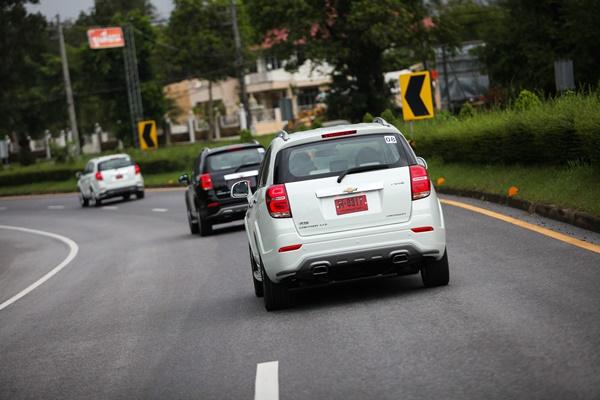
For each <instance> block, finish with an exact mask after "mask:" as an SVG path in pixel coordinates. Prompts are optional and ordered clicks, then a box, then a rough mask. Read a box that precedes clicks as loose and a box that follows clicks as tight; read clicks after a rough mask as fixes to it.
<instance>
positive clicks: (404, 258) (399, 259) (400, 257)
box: [392, 254, 408, 264]
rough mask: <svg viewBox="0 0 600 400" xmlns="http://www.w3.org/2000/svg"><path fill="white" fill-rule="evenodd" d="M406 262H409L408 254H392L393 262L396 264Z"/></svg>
mask: <svg viewBox="0 0 600 400" xmlns="http://www.w3.org/2000/svg"><path fill="white" fill-rule="evenodd" d="M405 262H408V255H407V254H395V255H394V256H392V263H394V264H404V263H405Z"/></svg>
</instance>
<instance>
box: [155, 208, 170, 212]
mask: <svg viewBox="0 0 600 400" xmlns="http://www.w3.org/2000/svg"><path fill="white" fill-rule="evenodd" d="M152 211H154V212H167V211H169V209H168V208H153V209H152Z"/></svg>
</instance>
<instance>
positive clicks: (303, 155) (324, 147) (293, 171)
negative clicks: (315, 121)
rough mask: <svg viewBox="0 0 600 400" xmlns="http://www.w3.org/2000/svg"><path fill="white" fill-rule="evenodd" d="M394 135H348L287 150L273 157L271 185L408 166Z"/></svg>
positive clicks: (397, 139)
mask: <svg viewBox="0 0 600 400" xmlns="http://www.w3.org/2000/svg"><path fill="white" fill-rule="evenodd" d="M401 140H404V139H402V138H401V137H399V136H398V135H395V134H375V135H362V136H350V137H343V138H339V139H333V140H324V141H320V142H313V143H307V144H302V145H298V146H293V147H288V148H286V149H283V150H282V151H280V152H279V154H277V160H276V167H275V168H276V173H275V183H287V182H297V181H304V180H308V179H317V178H326V177H329V176H338V175H340V174H341V173H342V172H344V171H346V170H348V169H350V168H355V167H362V166H367V165H380V164H385V165H388V166H389V167H390V168H397V167H405V166H407V165H409V160H408V158H407V156H406V153H405V151H404V148H403V147H402V145H401Z"/></svg>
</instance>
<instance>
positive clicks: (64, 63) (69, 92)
mask: <svg viewBox="0 0 600 400" xmlns="http://www.w3.org/2000/svg"><path fill="white" fill-rule="evenodd" d="M56 25H57V26H58V41H59V43H60V58H61V60H62V69H63V76H64V79H65V91H66V92H67V106H68V108H69V122H70V125H71V133H72V134H73V141H74V142H75V156H76V157H79V155H80V154H81V145H80V143H79V130H77V116H76V115H75V102H74V101H73V89H72V88H71V75H70V74H69V60H67V50H66V49H65V38H64V37H63V30H62V25H61V23H60V16H59V15H57V16H56Z"/></svg>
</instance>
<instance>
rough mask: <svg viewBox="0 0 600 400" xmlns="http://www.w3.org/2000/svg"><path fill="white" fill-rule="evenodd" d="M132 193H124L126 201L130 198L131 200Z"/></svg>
mask: <svg viewBox="0 0 600 400" xmlns="http://www.w3.org/2000/svg"><path fill="white" fill-rule="evenodd" d="M131 195H132V193H127V194H124V195H123V200H125V201H129V200H131Z"/></svg>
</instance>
